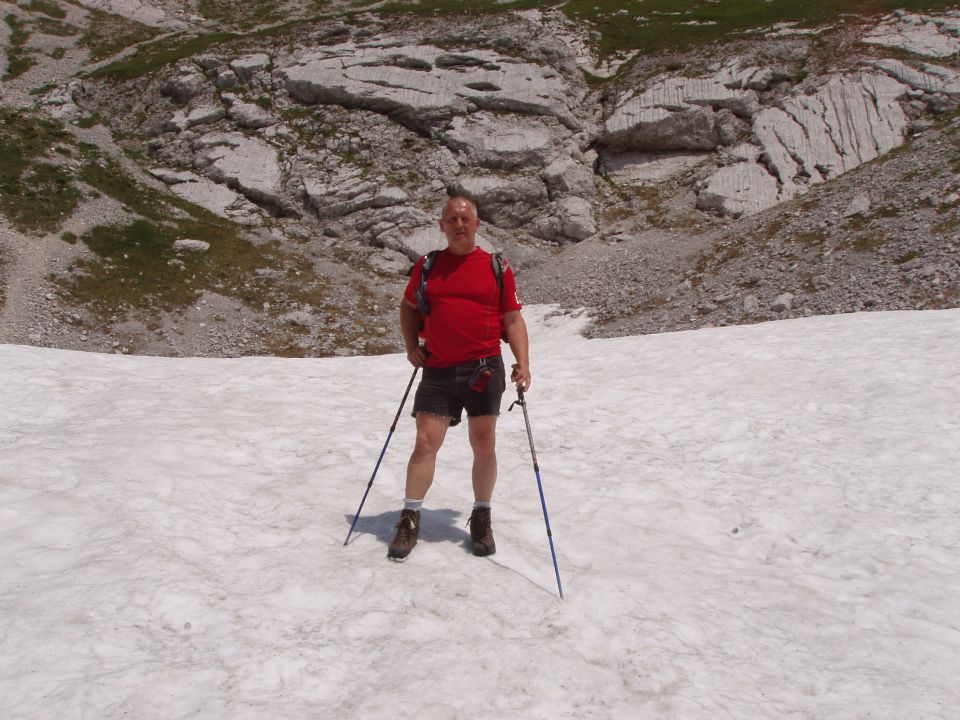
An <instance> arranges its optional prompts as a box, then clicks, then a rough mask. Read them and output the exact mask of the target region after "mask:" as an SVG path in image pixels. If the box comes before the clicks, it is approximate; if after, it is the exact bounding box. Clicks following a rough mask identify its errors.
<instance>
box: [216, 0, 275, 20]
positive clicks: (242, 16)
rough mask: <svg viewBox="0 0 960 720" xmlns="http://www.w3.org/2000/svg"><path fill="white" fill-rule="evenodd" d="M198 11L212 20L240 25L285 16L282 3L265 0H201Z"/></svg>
mask: <svg viewBox="0 0 960 720" xmlns="http://www.w3.org/2000/svg"><path fill="white" fill-rule="evenodd" d="M197 12H198V13H200V14H201V15H203V17H205V18H208V19H210V20H219V21H221V22H226V23H231V24H235V25H237V26H238V27H251V26H254V25H264V24H267V23H275V22H279V21H280V20H283V18H284V8H283V6H282V5H281V4H280V3H277V2H269V1H264V0H260V2H244V0H200V2H199V3H198V4H197Z"/></svg>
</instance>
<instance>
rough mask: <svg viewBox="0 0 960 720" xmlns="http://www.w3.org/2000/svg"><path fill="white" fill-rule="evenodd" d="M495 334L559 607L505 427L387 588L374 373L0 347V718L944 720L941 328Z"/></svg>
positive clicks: (391, 410) (949, 453) (959, 648)
mask: <svg viewBox="0 0 960 720" xmlns="http://www.w3.org/2000/svg"><path fill="white" fill-rule="evenodd" d="M527 317H528V322H529V323H530V326H531V336H532V351H533V354H532V356H533V362H534V365H533V367H534V371H535V374H534V385H533V388H532V389H531V392H530V394H529V396H528V400H529V404H528V409H529V412H530V418H531V423H532V426H533V433H534V440H535V443H536V449H537V455H538V459H539V461H540V467H541V475H542V478H543V484H544V490H545V495H546V500H547V506H548V509H549V511H550V522H551V526H552V529H553V533H554V539H555V542H556V548H557V554H558V558H559V562H560V572H561V576H562V579H563V583H564V590H565V593H566V599H565V600H562V601H561V600H560V599H559V598H558V596H557V588H556V582H555V578H554V575H553V565H552V563H551V559H550V552H549V546H548V544H547V539H546V533H545V529H544V523H543V516H542V513H541V509H540V503H539V497H538V495H537V489H536V479H535V476H534V473H533V467H532V463H531V459H530V453H529V446H528V444H527V436H526V432H525V429H524V423H523V414H522V412H520V409H519V408H517V409H516V410H515V411H514V412H512V413H504V416H503V417H502V418H501V424H500V429H501V431H500V444H499V456H500V463H501V480H500V483H499V485H498V488H497V494H496V496H495V504H494V529H495V531H496V537H497V546H498V553H497V554H496V555H495V556H493V557H492V558H488V559H480V558H475V557H473V556H472V555H470V553H469V551H468V549H467V546H466V539H467V531H466V530H465V529H464V523H465V521H466V518H467V515H468V513H469V507H470V501H471V496H470V490H469V464H470V454H469V450H468V447H467V443H466V437H465V432H464V430H463V428H458V429H453V430H451V431H450V434H449V435H448V439H447V444H446V446H445V447H444V448H443V450H442V452H441V456H440V461H439V470H438V476H437V481H436V483H435V485H434V488H433V491H432V492H431V494H430V495H429V496H428V498H427V505H426V508H425V511H424V516H423V533H422V536H421V542H420V544H419V545H418V546H417V548H416V550H415V551H414V553H413V555H412V556H411V558H410V559H409V560H408V561H407V562H406V563H404V564H396V563H392V562H389V561H388V560H386V558H385V555H386V543H387V542H388V541H389V538H390V537H391V536H392V526H393V524H394V523H395V522H396V518H397V513H398V509H399V501H400V498H401V497H402V494H403V493H402V491H403V475H404V466H405V463H406V459H407V455H408V454H409V451H410V448H411V445H412V429H413V423H412V420H411V419H410V418H409V416H408V412H405V413H404V418H403V420H402V421H401V423H400V425H399V427H398V429H397V432H396V433H395V435H394V436H393V439H392V442H391V444H390V447H389V449H388V452H387V455H386V458H385V460H384V464H383V466H382V468H381V470H380V473H379V475H378V477H377V478H376V481H375V483H374V486H373V489H372V491H371V493H370V496H369V498H368V500H367V504H366V507H365V508H364V513H363V516H362V517H361V519H360V522H359V523H358V526H357V530H356V532H355V533H354V536H353V538H352V540H351V542H350V544H349V545H348V546H346V547H344V546H343V541H344V538H345V537H346V533H347V530H348V528H349V525H350V521H351V520H352V518H353V514H354V512H355V511H356V507H357V504H358V503H359V501H360V497H361V496H362V494H363V490H364V488H365V487H366V484H367V481H368V480H369V478H370V473H371V471H372V470H373V466H374V463H375V461H376V458H377V455H378V454H379V452H380V449H381V447H382V446H383V442H384V440H385V438H386V436H387V431H388V429H389V427H390V423H391V421H392V419H393V416H394V414H395V413H396V410H397V406H398V404H399V402H400V397H401V395H402V393H403V388H404V387H405V385H406V382H407V380H408V379H409V376H410V373H411V369H410V368H409V366H408V365H407V364H406V361H405V360H404V359H403V358H402V357H400V356H397V355H394V356H383V357H367V358H335V359H325V360H291V359H276V358H245V359H238V360H211V359H162V358H146V357H119V356H104V355H95V354H83V353H73V352H63V351H51V350H43V349H36V348H29V347H19V346H0V387H2V394H0V568H2V575H0V707H2V708H3V713H2V715H3V717H4V718H7V719H11V718H15V719H19V718H31V719H33V718H43V719H47V718H57V719H58V720H60V719H64V718H93V719H97V720H100V719H106V718H120V717H128V718H137V719H138V720H143V719H152V718H157V719H161V718H162V719H167V718H217V719H219V718H230V719H245V718H251V719H252V718H257V719H263V718H278V719H279V718H291V719H293V718H296V719H297V720H303V719H304V718H320V717H322V718H385V717H393V716H402V717H415V718H417V720H436V719H440V718H444V719H446V718H524V719H527V718H533V719H536V718H550V719H555V718H618V719H621V718H677V719H682V720H687V719H690V718H693V719H700V718H702V719H704V720H707V719H710V720H716V719H717V718H737V719H739V720H742V719H744V718H776V719H778V720H779V719H783V718H828V719H830V720H836V719H842V718H874V719H876V718H889V719H891V720H892V719H895V718H896V719H898V720H899V719H903V718H910V719H911V720H912V719H916V718H923V719H927V718H956V717H958V715H957V713H958V710H957V707H958V703H960V609H958V608H960V602H958V599H960V531H958V523H957V517H958V511H960V484H958V483H957V467H958V465H960V413H958V408H960V374H958V364H957V358H958V352H957V351H958V349H960V310H945V311H928V312H917V313H913V312H909V313H869V314H858V315H847V316H833V317H819V318H810V319H804V320H794V321H781V322H777V323H770V324H764V325H754V326H749V327H733V328H724V329H712V330H700V331H697V332H684V333H672V334H666V335H658V336H645V337H629V338H619V339H608V340H586V339H583V338H582V337H580V336H579V335H578V334H577V330H578V328H580V327H581V326H582V324H583V323H584V318H583V317H581V316H578V315H577V314H561V313H559V312H557V311H556V310H555V309H552V308H543V307H539V308H530V309H528V311H527ZM407 409H408V410H409V407H408V408H407Z"/></svg>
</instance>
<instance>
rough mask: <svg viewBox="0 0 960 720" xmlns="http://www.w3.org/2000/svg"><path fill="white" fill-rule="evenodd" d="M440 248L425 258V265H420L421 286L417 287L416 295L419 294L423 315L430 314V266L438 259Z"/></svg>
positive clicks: (419, 303) (418, 299)
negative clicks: (428, 283) (428, 287)
mask: <svg viewBox="0 0 960 720" xmlns="http://www.w3.org/2000/svg"><path fill="white" fill-rule="evenodd" d="M439 252H440V251H439V250H431V251H430V252H428V253H427V254H426V256H425V257H424V258H423V265H421V266H420V287H418V288H417V291H416V293H415V295H416V296H417V305H418V306H419V308H420V314H421V315H429V314H430V303H429V302H427V275H428V274H429V273H430V268H432V267H433V263H434V262H435V261H436V259H437V254H438V253H439Z"/></svg>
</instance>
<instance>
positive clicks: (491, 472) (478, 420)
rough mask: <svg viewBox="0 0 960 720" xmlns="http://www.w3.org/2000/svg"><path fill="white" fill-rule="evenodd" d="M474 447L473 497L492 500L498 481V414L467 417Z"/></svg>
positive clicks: (480, 499) (484, 500) (480, 500)
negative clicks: (494, 487)
mask: <svg viewBox="0 0 960 720" xmlns="http://www.w3.org/2000/svg"><path fill="white" fill-rule="evenodd" d="M467 426H468V428H469V431H470V447H471V448H472V449H473V499H474V500H476V501H478V502H490V500H491V498H493V486H494V485H496V483H497V416H496V415H480V416H478V417H472V418H468V419H467Z"/></svg>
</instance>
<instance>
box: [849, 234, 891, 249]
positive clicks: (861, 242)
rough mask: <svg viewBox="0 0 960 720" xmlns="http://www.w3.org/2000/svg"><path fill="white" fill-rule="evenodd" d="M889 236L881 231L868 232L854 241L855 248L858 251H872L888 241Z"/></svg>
mask: <svg viewBox="0 0 960 720" xmlns="http://www.w3.org/2000/svg"><path fill="white" fill-rule="evenodd" d="M888 239H889V238H888V237H887V236H886V235H881V234H879V233H867V234H864V235H860V236H859V237H857V239H856V240H854V241H853V249H854V250H855V251H856V252H870V251H871V250H876V249H877V248H878V247H880V246H881V245H883V244H884V243H885V242H887V240H888Z"/></svg>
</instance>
